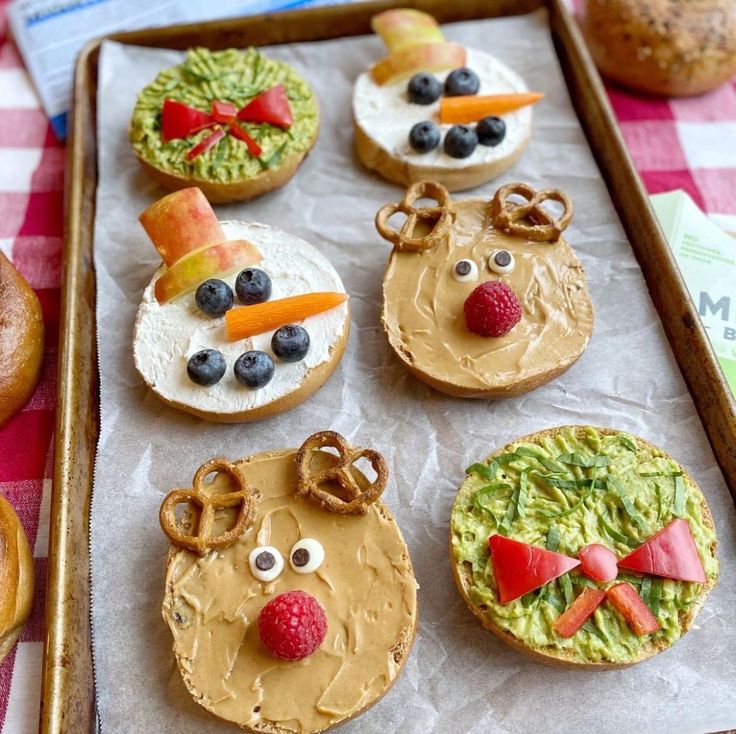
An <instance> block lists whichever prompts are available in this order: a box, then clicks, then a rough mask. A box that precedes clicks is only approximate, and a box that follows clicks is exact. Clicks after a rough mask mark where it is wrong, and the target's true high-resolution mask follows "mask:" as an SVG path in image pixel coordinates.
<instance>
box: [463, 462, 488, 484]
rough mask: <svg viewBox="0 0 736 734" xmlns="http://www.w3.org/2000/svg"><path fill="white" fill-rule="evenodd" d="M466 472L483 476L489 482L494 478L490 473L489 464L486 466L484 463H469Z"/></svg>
mask: <svg viewBox="0 0 736 734" xmlns="http://www.w3.org/2000/svg"><path fill="white" fill-rule="evenodd" d="M465 473H466V474H478V475H479V476H481V477H483V479H487V480H488V481H489V482H490V481H492V480H493V479H495V477H494V476H493V475H492V474H491V469H490V467H489V466H486V465H485V464H471V465H470V466H469V467H468V468H467V469H466V470H465Z"/></svg>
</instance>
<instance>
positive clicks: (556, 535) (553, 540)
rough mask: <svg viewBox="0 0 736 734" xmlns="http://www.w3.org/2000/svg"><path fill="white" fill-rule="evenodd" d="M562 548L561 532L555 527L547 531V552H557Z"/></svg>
mask: <svg viewBox="0 0 736 734" xmlns="http://www.w3.org/2000/svg"><path fill="white" fill-rule="evenodd" d="M559 547H560V531H559V530H558V529H557V527H555V526H554V525H553V526H552V527H551V528H550V529H549V530H548V531H547V550H551V551H554V552H555V553H556V552H557V549H558V548H559Z"/></svg>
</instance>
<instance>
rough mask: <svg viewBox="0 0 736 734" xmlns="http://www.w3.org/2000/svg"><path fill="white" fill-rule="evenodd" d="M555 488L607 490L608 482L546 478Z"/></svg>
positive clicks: (604, 480)
mask: <svg viewBox="0 0 736 734" xmlns="http://www.w3.org/2000/svg"><path fill="white" fill-rule="evenodd" d="M544 479H545V481H546V482H548V483H549V484H550V485H552V486H553V487H559V489H578V488H579V487H586V488H588V489H607V488H608V481H607V480H606V479H557V478H556V477H545V478H544Z"/></svg>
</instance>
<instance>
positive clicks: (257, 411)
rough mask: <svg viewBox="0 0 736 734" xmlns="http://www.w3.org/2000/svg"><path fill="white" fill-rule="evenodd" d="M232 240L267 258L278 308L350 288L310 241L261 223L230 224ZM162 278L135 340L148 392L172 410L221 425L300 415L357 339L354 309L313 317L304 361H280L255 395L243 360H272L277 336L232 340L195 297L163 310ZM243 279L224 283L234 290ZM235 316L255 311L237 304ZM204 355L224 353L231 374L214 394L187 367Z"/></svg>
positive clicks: (145, 305)
mask: <svg viewBox="0 0 736 734" xmlns="http://www.w3.org/2000/svg"><path fill="white" fill-rule="evenodd" d="M222 227H223V231H224V232H225V235H226V237H228V238H231V239H245V240H247V241H249V242H251V243H252V244H253V245H255V247H256V248H258V249H259V251H260V252H261V253H262V255H263V261H262V262H260V263H258V264H257V267H258V268H260V269H262V270H264V271H265V272H266V273H267V274H269V276H270V277H271V280H272V283H273V294H272V297H271V300H275V299H279V298H284V297H287V296H293V295H297V294H301V293H305V292H322V291H333V292H334V291H337V292H344V291H345V288H344V286H343V283H342V280H341V279H340V276H339V275H338V273H337V271H336V270H335V269H334V268H333V267H332V265H331V264H330V263H329V261H328V260H327V259H326V258H325V257H324V256H323V255H322V254H321V253H320V252H318V251H317V250H316V249H315V248H314V247H312V246H311V245H309V244H308V243H307V242H305V241H304V240H302V239H300V238H298V237H295V236H294V235H291V234H289V233H287V232H284V231H282V230H279V229H276V228H274V227H270V226H268V225H265V224H258V223H254V222H250V223H245V222H234V221H230V222H222ZM163 272H164V269H163V268H161V269H159V271H158V272H157V273H156V274H155V275H154V277H153V279H152V280H151V283H150V284H149V286H148V287H147V288H146V290H145V291H144V294H143V300H142V303H141V305H140V307H139V309H138V314H137V317H136V327H135V335H134V339H133V356H134V359H135V365H136V368H137V369H138V372H139V373H140V375H141V377H142V378H143V379H144V381H145V382H146V384H147V385H148V386H149V387H150V388H151V390H153V392H154V393H156V395H158V397H159V398H161V400H163V401H164V402H165V403H166V404H168V405H170V406H171V407H174V408H177V409H179V410H184V411H186V412H188V413H191V414H193V415H196V416H198V417H200V418H205V419H207V420H212V421H216V422H219V423H242V422H250V421H256V420H261V419H263V418H267V417H269V416H271V415H276V414H277V413H281V412H283V411H285V410H290V409H291V408H294V407H296V406H297V405H299V404H300V403H302V402H303V401H304V400H306V399H307V398H308V397H309V396H310V395H312V394H313V393H314V392H315V391H316V390H318V389H319V388H320V387H321V386H322V385H323V384H324V383H325V382H326V381H327V380H328V379H329V378H330V376H331V375H332V373H333V372H334V371H335V369H336V368H337V365H338V364H339V363H340V360H341V358H342V355H343V353H344V352H345V346H346V344H347V340H348V337H349V334H350V308H349V305H348V302H347V301H345V302H344V303H342V304H340V305H339V306H337V307H336V308H333V309H331V310H329V311H325V312H323V313H320V314H317V315H315V316H310V317H308V318H307V319H305V320H304V321H303V322H302V326H303V327H304V328H305V329H306V330H307V333H308V334H309V336H310V347H309V351H308V352H307V354H306V356H305V357H304V359H302V360H300V361H299V362H295V363H291V364H287V363H284V362H281V361H279V360H278V359H276V358H274V362H275V371H274V377H273V379H272V380H271V382H269V383H268V384H266V385H265V386H264V387H262V388H259V389H257V390H250V389H248V388H246V387H243V386H241V385H240V384H239V383H238V382H237V380H236V378H235V375H234V372H233V367H234V364H235V361H236V360H237V358H238V357H239V356H240V355H241V354H243V353H244V352H247V351H251V350H260V351H265V352H266V353H269V354H270V353H271V337H272V333H273V332H272V331H269V332H266V333H263V334H257V335H255V336H253V337H250V338H248V339H241V340H239V341H236V342H231V341H229V340H228V339H227V336H226V332H225V327H224V319H223V318H222V317H219V318H210V317H208V316H205V315H204V314H203V313H201V312H200V311H199V309H198V308H197V306H196V303H195V300H194V293H186V294H183V295H181V296H178V297H177V298H175V299H173V300H171V301H169V302H167V303H163V304H160V303H159V302H158V301H157V300H156V296H155V285H156V280H157V279H158V278H159V277H160V275H161V274H162V273H163ZM236 277H237V271H236V272H233V273H231V274H229V275H227V276H222V279H223V280H225V281H226V282H227V283H228V284H229V285H230V286H231V287H233V286H234V282H235V279H236ZM234 308H247V306H241V305H239V304H238V303H237V301H236V305H235V306H234ZM202 349H217V350H218V351H220V352H221V353H222V354H223V356H224V357H225V360H226V363H227V369H226V372H225V375H224V376H223V377H222V379H221V380H220V381H219V382H218V383H217V384H215V385H213V386H211V387H204V386H202V385H196V384H194V383H193V382H192V381H190V380H189V378H188V377H187V361H188V359H189V358H190V357H191V356H192V354H194V353H195V352H198V351H200V350H202Z"/></svg>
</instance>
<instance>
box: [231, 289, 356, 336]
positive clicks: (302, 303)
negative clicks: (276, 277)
mask: <svg viewBox="0 0 736 734" xmlns="http://www.w3.org/2000/svg"><path fill="white" fill-rule="evenodd" d="M347 298H348V294H347V293H334V292H327V293H303V294H302V295H299V296H289V297H287V298H279V299H277V300H275V301H265V302H264V303H256V304H254V305H252V306H243V307H241V308H231V309H230V310H229V311H228V312H227V313H226V314H225V331H226V332H227V338H228V339H229V340H230V341H231V342H234V341H237V340H238V339H245V338H246V337H249V336H255V335H256V334H263V332H265V331H273V330H274V329H278V328H279V327H280V326H285V325H286V324H292V323H294V322H295V321H302V320H303V319H306V318H307V317H308V316H315V315H316V314H318V313H322V312H323V311H329V310H330V309H331V308H335V307H336V306H339V305H340V304H341V303H344V302H345V301H346V300H347Z"/></svg>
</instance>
